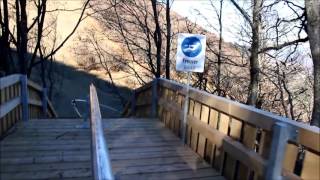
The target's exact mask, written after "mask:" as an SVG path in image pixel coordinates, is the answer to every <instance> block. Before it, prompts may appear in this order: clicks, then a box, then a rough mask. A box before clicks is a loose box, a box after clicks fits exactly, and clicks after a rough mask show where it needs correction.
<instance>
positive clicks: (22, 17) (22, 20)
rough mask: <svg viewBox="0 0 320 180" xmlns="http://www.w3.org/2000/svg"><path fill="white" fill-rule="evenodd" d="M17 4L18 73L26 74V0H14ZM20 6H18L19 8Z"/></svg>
mask: <svg viewBox="0 0 320 180" xmlns="http://www.w3.org/2000/svg"><path fill="white" fill-rule="evenodd" d="M16 6H17V9H16V11H17V13H16V14H17V26H18V30H17V38H18V46H17V49H18V55H19V62H20V73H21V74H27V66H28V62H27V57H26V56H27V48H28V46H27V45H28V21H27V19H28V18H27V9H26V8H27V2H26V0H16ZM19 7H20V8H19Z"/></svg>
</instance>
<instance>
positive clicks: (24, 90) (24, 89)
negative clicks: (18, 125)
mask: <svg viewBox="0 0 320 180" xmlns="http://www.w3.org/2000/svg"><path fill="white" fill-rule="evenodd" d="M20 81H21V105H22V120H23V121H28V119H29V107H28V106H29V105H28V104H29V102H28V99H29V97H28V96H29V95H28V78H27V75H21V76H20Z"/></svg>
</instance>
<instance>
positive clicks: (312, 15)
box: [305, 0, 320, 127]
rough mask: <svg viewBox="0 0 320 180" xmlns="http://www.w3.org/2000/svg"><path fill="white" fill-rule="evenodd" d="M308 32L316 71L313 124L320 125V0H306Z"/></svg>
mask: <svg viewBox="0 0 320 180" xmlns="http://www.w3.org/2000/svg"><path fill="white" fill-rule="evenodd" d="M305 6H306V11H307V22H308V23H307V33H308V37H309V43H310V49H311V55H312V60H313V73H314V86H313V87H314V95H313V97H314V98H313V112H312V119H311V125H314V126H318V127H320V1H319V0H306V1H305Z"/></svg>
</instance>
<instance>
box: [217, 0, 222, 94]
mask: <svg viewBox="0 0 320 180" xmlns="http://www.w3.org/2000/svg"><path fill="white" fill-rule="evenodd" d="M222 7H223V0H220V9H219V14H220V15H219V52H218V69H217V92H218V96H221V63H222V62H221V61H222V59H221V56H222Z"/></svg>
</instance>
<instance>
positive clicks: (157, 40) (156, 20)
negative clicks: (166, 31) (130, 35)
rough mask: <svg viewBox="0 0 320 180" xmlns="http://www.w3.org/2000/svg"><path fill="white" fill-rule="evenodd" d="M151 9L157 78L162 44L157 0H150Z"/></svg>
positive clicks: (159, 71)
mask: <svg viewBox="0 0 320 180" xmlns="http://www.w3.org/2000/svg"><path fill="white" fill-rule="evenodd" d="M151 4H152V9H153V18H154V23H155V25H156V29H155V31H154V35H153V38H154V42H155V44H156V48H157V55H156V56H157V73H156V77H157V78H159V77H160V75H161V46H162V37H161V29H160V22H159V18H158V16H159V15H158V10H157V0H151Z"/></svg>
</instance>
